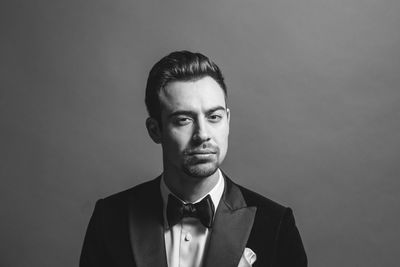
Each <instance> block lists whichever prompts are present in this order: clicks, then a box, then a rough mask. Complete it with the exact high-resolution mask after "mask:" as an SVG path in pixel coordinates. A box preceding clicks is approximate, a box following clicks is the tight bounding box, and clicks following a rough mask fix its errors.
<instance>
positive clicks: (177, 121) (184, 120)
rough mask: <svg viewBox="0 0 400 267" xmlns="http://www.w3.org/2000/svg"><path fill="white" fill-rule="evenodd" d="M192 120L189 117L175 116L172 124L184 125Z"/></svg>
mask: <svg viewBox="0 0 400 267" xmlns="http://www.w3.org/2000/svg"><path fill="white" fill-rule="evenodd" d="M191 121H192V119H191V118H189V117H177V118H175V119H174V124H175V125H178V126H184V125H187V124H189V123H190V122H191Z"/></svg>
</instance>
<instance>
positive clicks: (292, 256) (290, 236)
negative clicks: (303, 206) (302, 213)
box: [276, 208, 307, 267]
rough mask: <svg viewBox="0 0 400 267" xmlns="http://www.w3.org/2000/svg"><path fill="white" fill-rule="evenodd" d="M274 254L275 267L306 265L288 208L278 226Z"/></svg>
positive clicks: (305, 256) (298, 235)
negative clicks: (275, 252)
mask: <svg viewBox="0 0 400 267" xmlns="http://www.w3.org/2000/svg"><path fill="white" fill-rule="evenodd" d="M276 256H277V258H276V261H277V262H276V263H277V264H276V266H277V267H307V255H306V252H305V250H304V246H303V242H302V241H301V237H300V234H299V231H298V229H297V227H296V224H295V220H294V216H293V212H292V210H291V209H290V208H287V209H286V212H285V214H284V216H283V219H282V221H281V225H280V227H279V234H278V240H277V254H276Z"/></svg>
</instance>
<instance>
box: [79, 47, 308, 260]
mask: <svg viewBox="0 0 400 267" xmlns="http://www.w3.org/2000/svg"><path fill="white" fill-rule="evenodd" d="M227 97H228V88H227V86H226V84H225V81H224V77H223V74H222V72H221V70H220V68H219V67H218V66H217V65H216V64H215V63H214V62H213V61H212V60H211V59H209V58H208V57H207V56H205V55H203V54H201V53H193V52H189V51H177V52H172V53H170V54H169V55H167V56H165V57H163V58H162V59H161V60H160V61H158V62H157V63H156V64H155V65H154V66H153V68H152V69H151V71H150V73H149V76H148V80H147V85H146V96H145V103H146V107H147V110H148V115H149V117H148V118H147V120H146V127H147V131H148V134H149V136H150V138H151V139H152V140H153V141H154V142H155V143H156V144H160V145H161V148H162V160H163V172H162V173H161V174H160V175H159V176H158V177H157V178H155V179H152V180H150V181H148V182H145V183H143V184H139V185H137V186H134V187H133V188H130V189H128V190H126V191H123V192H120V193H117V194H114V195H111V196H108V197H105V198H102V199H100V200H98V201H97V203H96V206H95V208H94V212H93V214H92V217H91V219H90V222H89V225H88V227H87V232H86V235H85V239H84V242H83V247H82V251H81V256H80V266H81V267H95V266H96V267H101V266H114V267H118V266H120V267H123V266H137V267H156V266H157V267H161V266H165V267H167V266H168V267H212V266H218V267H224V266H226V267H228V266H274V267H289V266H290V267H305V266H307V256H306V253H305V250H304V247H303V243H302V240H301V237H300V234H299V231H298V228H297V227H296V224H295V219H294V216H293V213H292V210H291V209H290V208H288V207H285V206H283V205H280V204H278V203H276V202H274V201H272V200H270V199H268V198H266V197H264V196H261V195H259V194H257V193H255V192H253V191H251V190H249V189H246V188H245V187H243V186H241V185H238V184H236V183H235V182H234V179H235V178H234V177H228V175H227V174H226V173H225V172H224V171H223V170H222V169H221V167H220V166H221V164H222V162H223V161H224V159H225V157H226V154H227V152H228V139H229V131H230V128H229V123H230V118H231V112H230V109H229V107H228V106H227ZM138 153H140V151H139V152H138Z"/></svg>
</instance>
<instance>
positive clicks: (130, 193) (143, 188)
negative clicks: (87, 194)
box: [97, 177, 160, 208]
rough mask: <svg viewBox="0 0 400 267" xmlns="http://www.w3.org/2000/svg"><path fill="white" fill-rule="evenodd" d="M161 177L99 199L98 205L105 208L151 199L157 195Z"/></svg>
mask: <svg viewBox="0 0 400 267" xmlns="http://www.w3.org/2000/svg"><path fill="white" fill-rule="evenodd" d="M159 178H160V177H157V178H155V179H153V180H150V181H147V182H144V183H141V184H138V185H136V186H134V187H131V188H129V189H126V190H124V191H121V192H118V193H115V194H112V195H110V196H107V197H105V198H102V199H100V200H98V201H97V205H99V206H102V207H104V208H107V207H111V208H117V207H119V208H121V207H124V206H126V205H128V202H129V201H135V202H137V201H149V200H151V199H152V198H154V197H155V194H157V192H158V190H159V184H160V179H159Z"/></svg>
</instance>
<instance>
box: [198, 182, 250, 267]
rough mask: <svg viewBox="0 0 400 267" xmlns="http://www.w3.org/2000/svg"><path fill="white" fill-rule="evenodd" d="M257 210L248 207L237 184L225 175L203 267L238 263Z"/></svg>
mask: <svg viewBox="0 0 400 267" xmlns="http://www.w3.org/2000/svg"><path fill="white" fill-rule="evenodd" d="M256 210H257V208H256V207H247V204H246V202H245V200H244V198H243V195H242V193H241V192H240V189H239V187H238V186H236V185H235V184H234V183H233V182H232V181H231V180H230V179H229V178H228V177H226V176H225V190H224V194H223V196H222V199H221V201H220V203H219V205H218V208H217V211H216V215H215V220H214V225H213V228H212V232H211V236H210V243H209V248H208V252H207V254H206V255H205V256H206V257H205V259H204V267H213V266H219V267H225V266H226V267H228V266H229V267H232V266H237V265H238V264H239V261H240V258H241V256H242V253H243V251H244V248H245V246H246V243H247V240H248V238H249V235H250V231H251V229H252V226H253V222H254V217H255V214H256Z"/></svg>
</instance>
